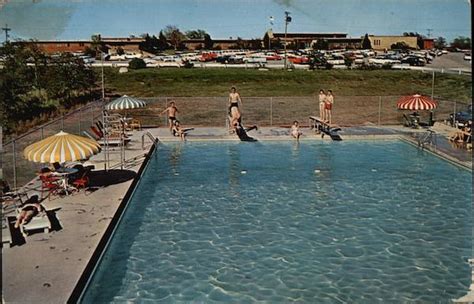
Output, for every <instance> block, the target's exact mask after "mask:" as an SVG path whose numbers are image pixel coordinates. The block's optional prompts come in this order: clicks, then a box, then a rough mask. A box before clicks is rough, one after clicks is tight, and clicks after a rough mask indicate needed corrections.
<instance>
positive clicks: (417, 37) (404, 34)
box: [403, 32, 424, 49]
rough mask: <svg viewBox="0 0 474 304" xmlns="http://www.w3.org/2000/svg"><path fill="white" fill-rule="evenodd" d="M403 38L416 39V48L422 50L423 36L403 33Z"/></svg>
mask: <svg viewBox="0 0 474 304" xmlns="http://www.w3.org/2000/svg"><path fill="white" fill-rule="evenodd" d="M403 36H406V37H416V45H417V46H418V48H419V49H422V48H423V38H424V36H423V35H421V34H418V33H416V32H415V33H414V32H405V33H403Z"/></svg>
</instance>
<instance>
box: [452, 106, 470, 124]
mask: <svg viewBox="0 0 474 304" xmlns="http://www.w3.org/2000/svg"><path fill="white" fill-rule="evenodd" d="M449 119H450V121H451V123H452V122H453V114H451V115H449ZM469 120H471V121H472V105H469V106H468V107H467V110H466V111H461V112H457V113H456V114H455V121H457V122H458V123H462V124H465V123H466V122H468V121H469Z"/></svg>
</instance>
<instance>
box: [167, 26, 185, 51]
mask: <svg viewBox="0 0 474 304" xmlns="http://www.w3.org/2000/svg"><path fill="white" fill-rule="evenodd" d="M163 34H164V36H165V37H166V39H168V40H169V41H170V43H171V45H172V46H173V47H174V49H175V50H177V49H178V48H180V47H181V45H182V42H183V40H184V39H185V38H186V36H185V35H184V34H183V33H182V32H181V31H180V30H179V28H178V27H177V26H175V25H167V26H166V27H165V29H164V30H163Z"/></svg>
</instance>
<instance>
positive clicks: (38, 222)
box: [20, 211, 51, 238]
mask: <svg viewBox="0 0 474 304" xmlns="http://www.w3.org/2000/svg"><path fill="white" fill-rule="evenodd" d="M33 230H43V232H45V233H49V231H50V230H51V221H50V220H49V217H48V215H47V214H46V212H45V211H43V212H40V213H39V214H38V215H36V216H34V217H32V218H31V220H30V221H29V222H28V223H27V224H24V225H20V232H21V234H22V235H23V236H24V237H25V238H26V237H27V236H28V233H29V232H30V231H33Z"/></svg>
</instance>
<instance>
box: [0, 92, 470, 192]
mask: <svg viewBox="0 0 474 304" xmlns="http://www.w3.org/2000/svg"><path fill="white" fill-rule="evenodd" d="M400 97H401V96H337V95H336V96H335V101H334V106H333V111H332V118H333V119H332V120H333V123H336V124H338V125H340V126H341V127H348V126H357V125H367V124H371V125H401V124H403V123H404V118H403V114H409V111H401V110H398V109H397V107H396V103H397V101H398V99H399V98H400ZM140 99H142V100H145V101H147V103H148V106H147V107H146V108H143V109H134V110H131V111H128V112H127V114H128V115H130V116H132V117H134V118H137V119H139V120H140V121H141V123H142V125H143V126H145V127H147V126H148V127H166V126H167V125H168V122H167V117H166V115H165V114H162V111H163V110H164V109H165V108H166V107H167V106H168V104H169V102H171V101H175V102H176V106H177V107H178V109H179V112H178V115H177V116H178V119H179V120H180V122H181V124H182V125H183V126H185V127H188V126H193V127H227V123H228V122H227V115H228V99H227V97H153V98H140ZM435 99H436V100H437V101H438V107H437V109H435V110H433V114H432V115H433V119H434V120H435V121H442V122H446V123H449V119H450V115H452V114H453V113H456V112H459V111H464V110H466V108H467V104H466V103H460V102H456V101H450V100H444V99H437V98H435ZM242 101H243V103H242V108H241V111H242V121H243V124H244V125H258V126H270V127H288V126H290V125H291V124H292V123H293V121H295V120H298V121H299V122H300V123H301V124H302V125H306V124H307V123H308V120H309V119H308V118H309V116H320V113H319V101H318V98H317V96H297V97H296V96H294V97H246V96H243V97H242ZM102 105H103V104H102V103H101V102H99V101H96V102H92V103H90V104H89V105H87V106H84V107H82V108H80V109H77V110H75V111H73V112H71V113H69V114H67V115H64V116H63V117H60V118H58V119H55V120H53V121H51V122H49V123H47V124H44V125H42V126H40V127H37V128H35V129H33V130H31V131H30V132H28V133H26V134H24V135H22V136H20V137H17V138H15V139H13V140H11V141H8V142H5V143H4V144H3V149H2V150H1V151H0V152H1V153H0V157H1V159H0V160H1V163H2V166H3V175H4V177H3V178H4V179H6V180H7V182H8V183H9V184H10V185H11V186H13V187H14V188H17V187H19V186H22V185H25V184H26V183H28V182H29V181H30V180H31V179H32V178H33V177H34V176H35V172H37V171H38V170H39V168H40V167H41V165H40V164H36V163H33V162H29V161H27V160H26V159H25V158H24V157H23V150H24V149H25V147H26V146H28V145H30V144H31V143H34V142H36V141H38V140H41V139H42V138H45V137H47V136H51V135H53V134H56V133H57V132H59V131H60V130H63V131H65V132H68V133H73V134H81V133H82V131H84V130H89V128H90V126H91V125H93V124H94V123H95V121H97V120H98V119H101V110H102ZM419 113H420V115H421V118H420V120H421V121H425V122H427V121H428V120H429V117H430V112H429V111H420V112H419ZM81 135H83V134H81Z"/></svg>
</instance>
